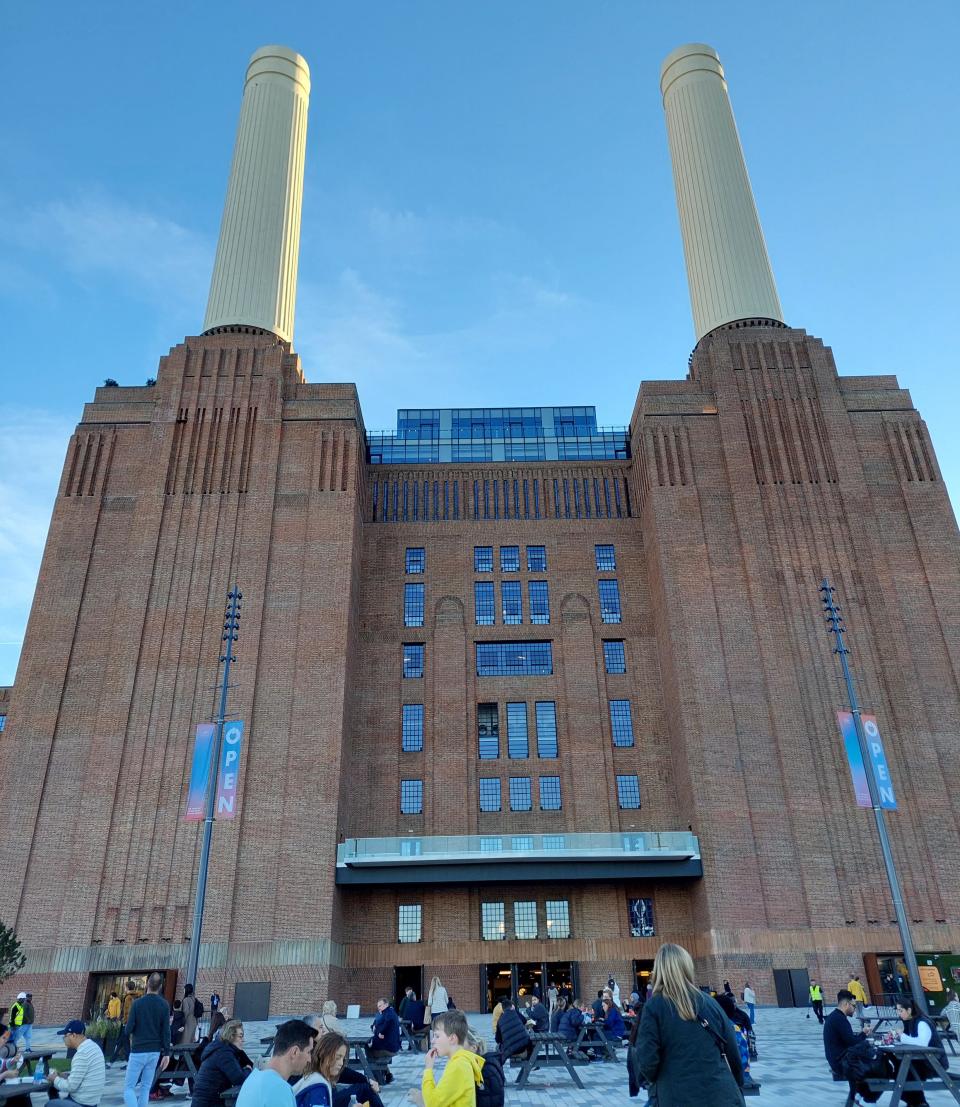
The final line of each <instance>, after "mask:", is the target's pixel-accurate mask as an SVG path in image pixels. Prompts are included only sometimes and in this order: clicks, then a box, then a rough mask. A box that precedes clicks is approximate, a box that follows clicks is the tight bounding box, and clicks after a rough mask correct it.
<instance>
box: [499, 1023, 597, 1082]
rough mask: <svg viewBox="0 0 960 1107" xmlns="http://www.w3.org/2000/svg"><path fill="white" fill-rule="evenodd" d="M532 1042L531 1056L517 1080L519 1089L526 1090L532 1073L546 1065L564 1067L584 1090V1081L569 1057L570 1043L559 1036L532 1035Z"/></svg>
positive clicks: (525, 1062) (521, 1068)
mask: <svg viewBox="0 0 960 1107" xmlns="http://www.w3.org/2000/svg"><path fill="white" fill-rule="evenodd" d="M530 1040H531V1041H532V1042H533V1049H531V1050H530V1056H529V1057H527V1058H525V1060H524V1062H523V1064H522V1065H521V1066H520V1073H519V1075H518V1076H517V1079H516V1086H517V1087H518V1088H525V1087H526V1086H527V1081H528V1080H529V1079H530V1073H531V1072H533V1070H534V1068H535V1067H536V1066H537V1065H544V1064H546V1065H563V1067H564V1068H565V1069H566V1070H567V1072H568V1073H569V1074H570V1079H571V1080H572V1081H573V1082H574V1084H576V1086H577V1087H578V1088H581V1089H582V1088H583V1081H582V1080H581V1079H580V1075H579V1073H578V1072H577V1070H576V1069H575V1068H574V1067H573V1063H572V1062H571V1060H570V1058H569V1057H568V1056H567V1046H569V1045H570V1042H569V1041H567V1039H566V1038H562V1037H561V1036H560V1035H559V1034H531V1035H530Z"/></svg>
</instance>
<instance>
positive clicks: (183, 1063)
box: [150, 1042, 207, 1092]
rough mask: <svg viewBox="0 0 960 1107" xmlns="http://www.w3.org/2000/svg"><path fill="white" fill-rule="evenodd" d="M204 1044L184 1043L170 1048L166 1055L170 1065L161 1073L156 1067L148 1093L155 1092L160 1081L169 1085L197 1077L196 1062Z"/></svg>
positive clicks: (158, 1067)
mask: <svg viewBox="0 0 960 1107" xmlns="http://www.w3.org/2000/svg"><path fill="white" fill-rule="evenodd" d="M206 1044H207V1043H206V1042H184V1043H182V1044H181V1045H175V1046H171V1047H170V1053H169V1054H168V1056H169V1057H170V1064H169V1065H168V1066H167V1068H166V1069H165V1070H164V1071H163V1072H161V1071H160V1066H159V1065H158V1066H157V1071H156V1073H155V1074H154V1077H153V1084H152V1085H151V1086H150V1091H151V1092H154V1091H156V1090H157V1086H158V1085H159V1083H160V1081H161V1080H163V1081H169V1082H170V1083H173V1082H174V1081H183V1080H192V1079H193V1078H194V1077H195V1076H196V1075H197V1061H199V1060H200V1051H201V1049H202V1048H203V1047H204V1046H205V1045H206Z"/></svg>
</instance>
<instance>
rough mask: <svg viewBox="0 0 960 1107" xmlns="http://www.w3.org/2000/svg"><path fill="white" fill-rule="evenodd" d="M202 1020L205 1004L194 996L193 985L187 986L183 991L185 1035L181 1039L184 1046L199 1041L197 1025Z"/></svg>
mask: <svg viewBox="0 0 960 1107" xmlns="http://www.w3.org/2000/svg"><path fill="white" fill-rule="evenodd" d="M202 1018H203V1004H202V1003H201V1002H200V1000H199V999H197V997H196V995H195V994H194V990H193V985H192V984H187V985H186V986H185V987H184V989H183V1034H182V1036H181V1038H180V1041H181V1043H182V1044H183V1045H191V1044H192V1043H193V1042H195V1041H196V1040H197V1024H198V1023H199V1022H200V1020H201V1019H202Z"/></svg>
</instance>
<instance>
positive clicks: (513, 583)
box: [491, 580, 523, 626]
mask: <svg viewBox="0 0 960 1107" xmlns="http://www.w3.org/2000/svg"><path fill="white" fill-rule="evenodd" d="M491 587H492V585H491ZM500 591H501V596H502V599H503V623H504V626H517V625H518V624H520V623H522V622H523V606H522V600H521V592H520V581H518V580H505V581H504V582H503V583H502V584H501V585H500Z"/></svg>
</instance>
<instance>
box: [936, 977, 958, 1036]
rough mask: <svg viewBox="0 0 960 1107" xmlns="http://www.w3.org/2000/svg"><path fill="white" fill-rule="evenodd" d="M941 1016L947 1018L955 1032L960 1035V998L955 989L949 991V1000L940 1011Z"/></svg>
mask: <svg viewBox="0 0 960 1107" xmlns="http://www.w3.org/2000/svg"><path fill="white" fill-rule="evenodd" d="M940 1017H941V1018H942V1019H946V1020H947V1022H948V1023H949V1024H950V1029H951V1030H952V1031H953V1033H954V1034H956V1035H957V1036H958V1037H960V999H957V993H956V992H955V991H953V989H950V990H949V991H948V992H947V1002H946V1003H945V1004H944V1006H943V1010H942V1011H941V1012H940Z"/></svg>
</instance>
